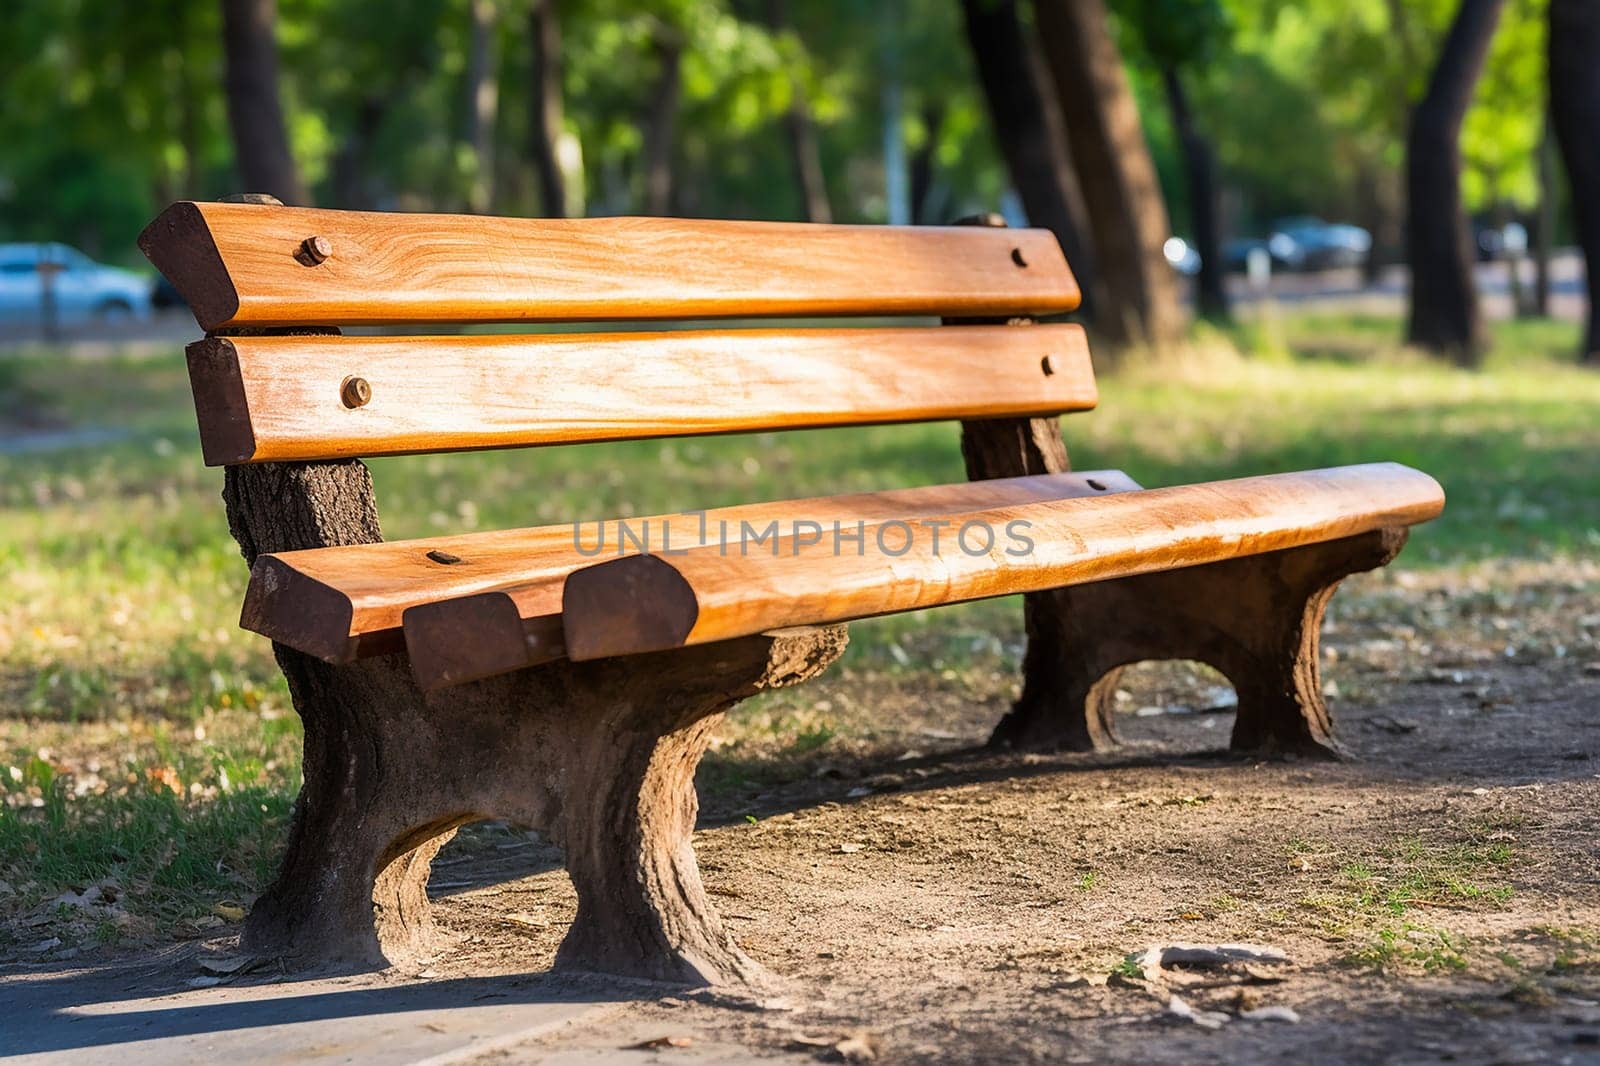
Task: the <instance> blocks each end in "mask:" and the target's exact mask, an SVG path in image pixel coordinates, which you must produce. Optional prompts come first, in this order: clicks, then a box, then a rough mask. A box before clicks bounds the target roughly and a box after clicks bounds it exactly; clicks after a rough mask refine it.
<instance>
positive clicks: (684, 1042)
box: [627, 1036, 694, 1051]
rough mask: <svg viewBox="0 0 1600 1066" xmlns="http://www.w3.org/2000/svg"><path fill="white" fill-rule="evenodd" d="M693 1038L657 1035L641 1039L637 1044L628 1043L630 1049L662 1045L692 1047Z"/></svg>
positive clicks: (652, 1047) (647, 1049)
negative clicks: (649, 1038)
mask: <svg viewBox="0 0 1600 1066" xmlns="http://www.w3.org/2000/svg"><path fill="white" fill-rule="evenodd" d="M693 1046H694V1038H693V1037H691V1036H658V1037H656V1038H654V1039H653V1040H641V1041H639V1043H637V1044H628V1045H627V1049H628V1050H631V1051H650V1050H653V1049H655V1048H663V1047H693Z"/></svg>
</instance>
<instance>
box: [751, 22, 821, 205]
mask: <svg viewBox="0 0 1600 1066" xmlns="http://www.w3.org/2000/svg"><path fill="white" fill-rule="evenodd" d="M766 16H767V25H768V26H769V27H770V28H771V29H772V31H773V32H774V33H778V34H783V33H789V34H793V33H794V31H793V29H792V28H791V27H790V24H789V4H788V0H767V9H766ZM790 62H791V64H792V63H793V58H791V60H790ZM789 92H790V94H791V95H790V97H789V110H788V111H787V112H785V114H784V116H783V126H784V133H785V134H786V135H787V136H788V140H789V159H790V163H791V165H792V166H793V168H794V182H795V188H796V189H798V190H799V192H800V204H801V206H802V207H803V208H804V209H805V216H806V221H807V222H832V221H833V208H832V206H831V205H830V204H829V203H828V184H827V181H826V180H825V178H824V176H823V173H822V152H821V150H820V149H819V148H818V146H817V127H816V123H815V122H814V121H813V119H812V117H811V101H810V99H809V96H808V93H807V89H806V85H805V84H804V82H803V81H802V80H801V78H800V77H798V76H797V75H796V74H795V73H794V72H793V70H792V69H791V70H790V72H789Z"/></svg>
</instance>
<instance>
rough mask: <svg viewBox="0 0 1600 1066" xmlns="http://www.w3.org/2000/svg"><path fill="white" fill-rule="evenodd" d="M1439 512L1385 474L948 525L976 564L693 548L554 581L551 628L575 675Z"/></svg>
mask: <svg viewBox="0 0 1600 1066" xmlns="http://www.w3.org/2000/svg"><path fill="white" fill-rule="evenodd" d="M1443 506H1444V494H1443V492H1442V490H1441V489H1440V488H1439V485H1438V483H1437V482H1435V481H1434V480H1433V479H1432V478H1430V477H1428V476H1427V475H1426V474H1423V473H1420V472H1419V471H1416V470H1412V469H1410V468H1409V467H1404V466H1400V465H1398V464H1394V463H1376V464H1372V465H1368V466H1350V467H1338V468H1334V469H1329V470H1314V471H1307V472H1305V473H1297V474H1274V475H1269V476H1267V477H1255V478H1243V479H1240V480H1236V481H1221V482H1214V483H1210V484H1204V485H1190V486H1186V487H1182V488H1170V489H1154V490H1149V491H1145V492H1136V493H1125V494H1120V495H1114V496H1110V497H1108V498H1106V499H1103V500H1084V499H1065V500H1050V501H1042V502H1031V503H1025V504H1018V505H1009V506H1003V507H997V508H989V509H984V510H975V511H973V512H972V513H971V514H970V515H966V516H959V517H958V516H950V517H952V518H956V519H957V521H958V522H963V523H964V522H968V521H970V522H976V523H981V524H982V525H983V526H986V527H988V528H989V529H992V530H994V531H995V535H996V545H997V546H996V547H995V548H994V550H992V551H989V552H988V553H986V554H982V555H977V556H973V555H968V554H966V553H964V552H962V551H960V550H957V549H955V547H954V546H953V545H952V544H951V543H950V540H949V539H948V538H947V539H946V541H945V543H944V545H943V548H944V550H943V551H939V552H936V551H933V550H932V549H931V545H930V540H929V538H928V537H926V536H920V537H914V538H912V540H911V542H910V543H911V546H910V550H908V551H907V552H905V554H902V555H897V556H894V555H887V554H884V553H883V552H880V551H870V550H869V551H868V552H867V553H866V554H864V555H860V556H858V555H855V554H849V553H845V554H834V553H833V552H832V551H831V550H830V546H829V545H827V544H821V545H811V546H803V545H800V544H797V543H793V542H789V543H783V544H779V545H778V546H777V552H776V554H775V555H767V554H761V555H755V554H750V555H742V554H726V555H724V554H719V553H718V552H717V551H715V550H714V549H713V550H706V549H698V550H695V551H691V552H689V553H687V554H685V555H681V556H677V557H675V558H671V559H667V558H663V557H661V556H658V555H652V556H638V557H634V558H627V559H619V560H615V561H612V562H607V563H602V564H600V565H597V566H591V567H588V568H585V569H582V570H577V571H575V572H573V573H572V574H570V575H569V576H568V577H567V579H566V586H565V591H564V593H563V597H562V627H563V630H564V632H565V645H566V652H567V655H568V656H569V657H570V658H572V659H574V660H587V659H598V658H604V657H607V656H612V655H628V654H633V653H636V652H646V651H659V650H663V649H667V648H675V647H681V646H685V645H690V644H703V643H707V642H709V641H715V640H726V639H728V638H731V637H740V636H748V635H751V634H755V633H762V632H766V631H768V630H771V629H781V628H784V627H786V626H794V625H812V624H824V623H832V622H843V621H849V620H851V619H857V618H867V617H871V616H874V615H881V614H890V613H894V612H897V611H909V610H914V609H917V608H921V607H931V606H935V605H938V604H945V603H954V602H958V601H962V600H973V599H981V598H984V597H989V596H1001V595H1008V594H1011V593H1018V592H1035V591H1039V590H1042V589H1048V588H1059V587H1061V586H1064V585H1075V584H1081V583H1084V582H1089V581H1097V580H1103V579H1106V578H1114V577H1126V576H1130V575H1133V574H1142V573H1149V572H1152V571H1157V570H1172V569H1177V568H1179V567H1185V566H1197V565H1201V564H1204V563H1210V562H1217V561H1220V560H1223V559H1230V558H1234V557H1236V556H1241V555H1253V554H1258V553H1261V552H1267V551H1274V550H1277V549H1282V548H1292V547H1296V546H1299V545H1302V544H1311V543H1317V542H1320V541H1327V540H1335V539H1338V538H1340V537H1347V536H1354V535H1356V534H1359V533H1364V532H1368V531H1370V530H1373V529H1379V528H1383V527H1388V526H1402V525H1410V524H1412V523H1416V522H1422V521H1426V520H1428V519H1430V518H1433V517H1434V516H1436V515H1437V514H1438V513H1439V511H1440V510H1441V508H1442V507H1443ZM1017 521H1025V522H1028V523H1030V527H1029V528H1028V529H1027V531H1026V533H1027V536H1028V537H1029V538H1030V539H1031V542H1032V548H1031V550H1029V551H1027V552H1024V553H1022V554H1017V555H1011V554H1008V551H1010V550H1012V548H1013V545H1015V546H1016V548H1018V549H1020V547H1021V546H1020V544H1019V543H1017V542H1014V541H1012V540H1011V539H1010V538H1008V537H1007V536H1006V532H1005V531H1006V530H1007V528H1008V525H1009V524H1010V523H1012V522H1017ZM974 543H979V544H981V543H982V542H981V540H979V541H975V542H974ZM900 544H901V541H900V540H891V541H889V547H890V550H891V551H893V550H897V549H898V548H899V547H900Z"/></svg>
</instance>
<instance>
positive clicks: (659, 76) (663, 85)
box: [644, 27, 683, 215]
mask: <svg viewBox="0 0 1600 1066" xmlns="http://www.w3.org/2000/svg"><path fill="white" fill-rule="evenodd" d="M655 53H656V63H657V73H656V81H655V86H654V89H653V91H652V93H651V96H650V109H649V113H648V115H647V117H646V120H645V128H644V209H645V213H646V214H650V215H665V214H667V213H668V212H669V211H670V210H671V209H672V146H673V141H674V134H675V132H676V129H677V124H678V97H679V95H680V94H681V90H682V87H683V86H682V83H683V43H682V41H681V40H680V39H679V35H678V31H677V29H675V28H669V27H662V28H661V29H660V30H659V31H657V33H656V38H655Z"/></svg>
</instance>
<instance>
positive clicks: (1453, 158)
mask: <svg viewBox="0 0 1600 1066" xmlns="http://www.w3.org/2000/svg"><path fill="white" fill-rule="evenodd" d="M1504 3H1505V0H1461V6H1460V8H1459V9H1457V11H1456V17H1455V21H1454V22H1452V23H1451V25H1450V32H1449V33H1448V34H1446V36H1445V40H1444V45H1443V47H1442V48H1441V49H1440V52H1439V59H1438V62H1437V63H1436V64H1435V66H1434V68H1433V74H1432V75H1431V76H1430V77H1429V79H1428V88H1427V91H1426V92H1425V93H1424V94H1423V96H1422V100H1421V101H1420V102H1419V103H1418V104H1417V108H1416V110H1415V111H1414V112H1412V115H1411V134H1410V136H1409V137H1408V138H1407V143H1406V201H1407V207H1406V215H1407V222H1408V227H1407V229H1408V233H1407V237H1408V245H1409V253H1410V254H1409V259H1410V261H1411V323H1410V326H1409V328H1408V330H1407V335H1406V336H1407V341H1408V342H1409V343H1411V344H1415V345H1417V346H1419V347H1422V348H1426V349H1428V350H1430V351H1434V352H1439V353H1441V354H1444V355H1449V356H1452V357H1453V358H1455V359H1456V360H1457V361H1458V362H1460V363H1463V364H1466V365H1471V364H1474V363H1476V362H1477V361H1478V359H1479V358H1480V357H1481V356H1482V354H1483V347H1484V342H1485V338H1484V331H1483V317H1482V314H1481V313H1480V310H1479V307H1478V293H1477V289H1476V288H1475V286H1474V285H1473V280H1472V269H1473V261H1474V257H1473V254H1472V236H1471V233H1470V232H1469V230H1468V227H1467V218H1466V214H1465V212H1464V211H1463V210H1462V206H1461V122H1462V119H1463V118H1465V117H1466V113H1467V107H1468V105H1470V104H1471V103H1472V90H1473V87H1474V86H1476V85H1477V82H1478V75H1479V74H1480V73H1482V71H1483V63H1484V59H1485V58H1486V57H1487V56H1488V54H1489V41H1490V39H1491V38H1493V36H1494V28H1495V24H1496V22H1497V21H1498V20H1499V18H1500V9H1501V8H1502V7H1503V6H1504Z"/></svg>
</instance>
